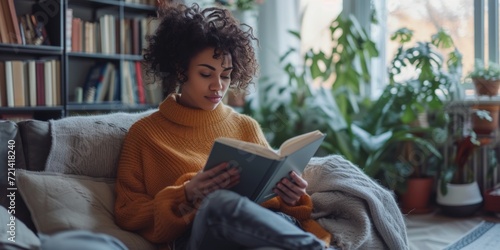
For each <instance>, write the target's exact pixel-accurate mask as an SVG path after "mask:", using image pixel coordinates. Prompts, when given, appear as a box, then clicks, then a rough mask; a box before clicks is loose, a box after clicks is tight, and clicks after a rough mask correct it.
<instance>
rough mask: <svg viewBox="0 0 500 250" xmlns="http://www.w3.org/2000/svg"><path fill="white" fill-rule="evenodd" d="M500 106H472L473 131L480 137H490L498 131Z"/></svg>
mask: <svg viewBox="0 0 500 250" xmlns="http://www.w3.org/2000/svg"><path fill="white" fill-rule="evenodd" d="M499 113H500V106H499V105H498V104H489V103H481V104H474V105H473V106H472V115H471V123H472V129H473V130H474V132H475V133H476V134H478V135H486V136H489V135H490V134H491V133H493V132H494V131H496V130H497V129H498V120H499V117H498V116H499Z"/></svg>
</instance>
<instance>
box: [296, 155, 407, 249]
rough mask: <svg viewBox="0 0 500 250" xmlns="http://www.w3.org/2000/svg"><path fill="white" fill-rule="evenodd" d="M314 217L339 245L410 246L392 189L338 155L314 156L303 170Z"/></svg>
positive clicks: (355, 246) (371, 246) (384, 247)
mask: <svg viewBox="0 0 500 250" xmlns="http://www.w3.org/2000/svg"><path fill="white" fill-rule="evenodd" d="M303 176H304V179H306V180H307V181H308V182H309V186H308V188H307V192H308V193H309V194H310V195H311V199H312V201H313V204H314V211H313V213H312V218H313V219H315V220H317V221H318V222H319V223H320V224H321V226H323V227H324V228H325V229H326V230H328V231H329V232H330V233H331V234H332V241H333V243H332V245H335V246H337V247H339V248H340V249H397V250H402V249H409V246H408V237H407V234H406V225H405V223H404V220H403V215H402V214H401V211H400V210H399V208H398V205H397V203H396V201H395V199H394V196H393V193H392V192H390V191H389V190H387V189H385V188H384V187H382V186H381V185H379V184H378V183H376V182H374V181H373V180H372V179H371V178H370V177H368V176H367V175H366V174H364V173H363V172H362V171H361V170H360V169H359V168H358V167H356V166H354V165H353V164H352V163H351V162H349V161H347V160H346V159H344V158H342V157H341V156H338V155H331V156H327V157H321V158H319V157H318V158H312V159H311V161H310V162H309V164H308V165H307V167H306V169H305V170H304V173H303Z"/></svg>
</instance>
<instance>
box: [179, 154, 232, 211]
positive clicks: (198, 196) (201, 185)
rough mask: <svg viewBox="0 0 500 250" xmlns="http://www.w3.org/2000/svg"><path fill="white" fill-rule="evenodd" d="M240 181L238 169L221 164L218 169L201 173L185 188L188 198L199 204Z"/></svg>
mask: <svg viewBox="0 0 500 250" xmlns="http://www.w3.org/2000/svg"><path fill="white" fill-rule="evenodd" d="M239 181H240V172H239V170H238V168H237V167H230V168H229V163H227V162H225V163H221V164H219V165H217V166H216V167H214V168H212V169H210V170H207V171H200V172H199V173H198V174H196V175H195V176H194V177H193V178H192V179H191V180H190V181H189V182H187V183H186V184H185V186H184V188H185V192H186V198H187V200H188V201H189V202H191V203H193V204H197V203H198V202H201V201H202V200H203V199H204V198H205V197H206V196H207V195H208V194H210V193H212V192H214V191H216V190H218V189H229V188H231V187H233V186H235V185H236V184H238V182H239Z"/></svg>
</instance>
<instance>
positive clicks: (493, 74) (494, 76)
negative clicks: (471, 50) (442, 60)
mask: <svg viewBox="0 0 500 250" xmlns="http://www.w3.org/2000/svg"><path fill="white" fill-rule="evenodd" d="M467 76H468V77H470V78H482V79H485V80H500V64H498V63H495V62H489V63H488V66H486V65H485V64H484V62H483V61H482V60H480V59H476V60H475V61H474V69H473V70H472V71H471V72H469V74H468V75H467Z"/></svg>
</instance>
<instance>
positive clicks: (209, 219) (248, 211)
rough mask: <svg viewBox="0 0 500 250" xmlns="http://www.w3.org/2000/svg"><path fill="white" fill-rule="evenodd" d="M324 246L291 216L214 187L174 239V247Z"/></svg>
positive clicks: (288, 247)
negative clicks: (186, 228)
mask: <svg viewBox="0 0 500 250" xmlns="http://www.w3.org/2000/svg"><path fill="white" fill-rule="evenodd" d="M258 247H276V248H280V249H294V250H295V249H297V250H298V249H324V242H323V241H321V240H319V239H318V238H316V236H314V235H313V234H311V233H308V232H305V231H303V230H302V229H301V228H300V225H299V224H298V222H297V221H296V220H295V218H293V217H291V216H288V215H286V214H283V213H280V212H278V213H275V212H273V211H270V210H269V209H266V208H263V207H261V206H260V205H258V204H256V203H254V202H252V201H250V200H249V199H247V198H246V197H242V196H240V195H238V194H236V193H234V192H231V191H227V190H218V191H216V192H214V193H212V194H210V195H209V196H207V197H206V198H205V200H204V201H203V203H202V204H201V206H200V208H199V209H198V212H197V214H196V217H195V219H194V222H193V227H192V230H191V232H190V233H188V234H186V235H184V236H183V237H181V238H179V239H178V240H176V241H175V250H184V249H188V250H198V249H247V248H258Z"/></svg>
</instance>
